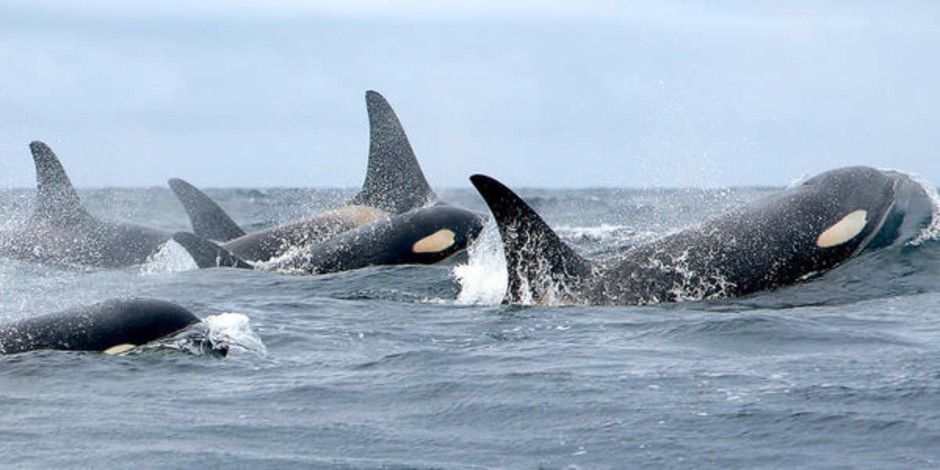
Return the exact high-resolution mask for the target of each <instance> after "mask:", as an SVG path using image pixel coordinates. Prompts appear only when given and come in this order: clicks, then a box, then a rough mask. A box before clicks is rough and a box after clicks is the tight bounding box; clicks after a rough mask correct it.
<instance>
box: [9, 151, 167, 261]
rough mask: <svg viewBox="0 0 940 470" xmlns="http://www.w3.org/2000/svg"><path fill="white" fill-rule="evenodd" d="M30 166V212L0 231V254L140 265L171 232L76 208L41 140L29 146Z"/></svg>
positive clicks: (64, 177) (75, 199)
mask: <svg viewBox="0 0 940 470" xmlns="http://www.w3.org/2000/svg"><path fill="white" fill-rule="evenodd" d="M29 147H30V150H31V151H32V154H33V161H34V162H35V164H36V181H37V193H36V210H35V213H34V214H33V216H32V217H31V218H30V220H29V221H27V222H26V223H24V224H21V225H20V226H18V227H15V228H13V229H12V230H9V231H5V232H2V233H0V256H4V257H9V258H16V259H22V260H25V261H31V262H39V263H45V264H54V265H64V266H74V265H84V266H93V267H101V268H119V267H126V266H131V265H135V264H140V263H143V262H144V261H146V260H147V258H148V257H150V256H151V255H152V254H153V253H155V252H156V251H157V250H158V249H159V247H160V246H161V245H163V244H164V243H166V241H167V240H169V239H170V237H171V235H172V233H171V232H165V231H161V230H157V229H152V228H149V227H143V226H139V225H133V224H125V223H114V222H106V221H102V220H98V219H97V218H95V217H94V216H92V215H91V214H89V213H88V211H86V210H85V208H84V207H83V206H82V203H81V200H80V199H79V198H78V194H77V193H76V192H75V188H74V187H72V183H71V181H69V177H68V175H67V174H66V173H65V169H63V168H62V164H61V163H60V162H59V159H58V158H56V156H55V154H54V153H53V152H52V149H50V148H49V147H48V146H47V145H46V144H44V143H42V142H38V141H36V142H33V143H31V144H30V145H29Z"/></svg>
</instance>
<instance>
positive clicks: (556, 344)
mask: <svg viewBox="0 0 940 470" xmlns="http://www.w3.org/2000/svg"><path fill="white" fill-rule="evenodd" d="M775 190H776V189H773V188H736V189H728V190H698V189H691V190H665V189H663V190H615V189H585V190H542V189H526V188H521V189H520V193H521V194H522V195H523V196H524V197H525V198H526V199H527V200H529V201H530V202H531V203H532V205H533V206H534V207H535V208H536V209H537V210H538V211H539V212H540V213H542V214H543V215H544V216H545V218H546V219H547V220H548V221H549V222H550V223H551V225H552V226H554V227H557V228H558V230H559V233H560V234H561V235H562V236H563V238H565V239H566V240H568V241H570V242H572V243H574V244H575V245H577V246H578V248H579V249H580V250H581V251H583V252H586V253H589V254H592V255H603V254H605V253H608V252H610V251H612V250H616V249H618V248H620V247H623V246H629V245H631V244H636V243H641V242H643V241H646V240H649V239H652V238H655V237H658V236H662V235H663V234H666V233H669V232H670V231H673V230H676V229H679V228H681V227H683V226H686V225H688V224H692V223H695V222H698V221H701V220H703V219H704V218H706V217H708V216H709V215H712V214H716V213H720V212H721V211H723V210H725V209H727V208H728V207H731V206H733V205H736V204H740V203H742V202H744V201H748V200H752V199H755V198H758V197H760V196H762V195H765V194H768V193H769V192H771V191H775ZM80 193H81V196H82V198H83V199H84V200H85V201H86V204H87V206H88V208H89V210H90V211H91V212H92V213H94V214H96V215H99V216H101V217H103V218H109V219H118V220H127V221H132V222H137V223H142V224H147V225H151V226H157V227H161V228H166V229H171V230H185V229H188V221H187V219H186V216H185V213H184V211H183V209H182V207H181V206H179V204H178V203H177V202H176V201H175V199H174V198H173V196H172V194H171V193H170V191H169V190H168V189H164V188H148V189H99V190H84V191H80ZM209 193H210V194H211V195H212V196H213V197H215V198H217V200H219V201H220V203H221V204H222V205H223V206H224V207H226V208H227V209H228V210H229V211H230V213H231V214H232V215H233V217H234V219H235V220H237V221H239V222H240V223H242V224H243V225H244V226H245V227H247V228H255V229H256V228H260V227H264V226H267V225H270V224H272V223H276V222H278V221H284V220H289V219H290V218H292V217H296V216H299V215H303V214H306V213H311V212H316V211H319V210H322V209H323V208H325V207H329V206H331V205H333V204H335V203H337V202H339V201H342V200H343V198H344V197H346V196H349V195H351V194H352V193H351V191H341V190H312V189H269V190H235V189H226V190H214V191H209ZM440 194H441V196H442V198H443V199H445V200H447V201H450V202H452V203H455V204H459V205H462V206H464V207H468V208H471V209H475V210H479V211H480V212H481V213H484V212H485V207H484V206H483V202H482V200H481V199H480V198H479V197H478V196H477V195H476V193H475V192H473V191H472V190H470V189H461V190H444V191H440ZM31 204H32V192H31V191H29V190H3V191H0V214H3V215H4V217H3V221H2V222H0V225H6V226H9V225H12V224H15V223H17V222H18V221H21V220H23V219H24V218H25V217H27V216H28V214H29V212H30V209H31ZM497 238H498V237H496V235H495V230H494V229H493V228H492V227H489V228H488V231H487V232H486V233H485V234H484V236H483V237H482V239H481V240H480V242H479V243H478V244H477V245H475V246H474V247H473V249H472V250H471V252H470V254H469V255H467V256H463V257H461V258H459V259H455V260H452V261H450V262H448V263H445V264H443V265H438V266H399V267H376V268H369V269H363V270H358V271H351V272H344V273H337V274H331V275H323V276H297V275H285V274H280V273H276V272H262V271H245V270H234V269H212V270H198V269H195V268H194V265H193V263H192V261H191V260H190V259H188V256H187V255H186V254H185V253H184V252H183V251H181V249H180V248H179V247H176V246H173V245H168V246H167V247H165V248H164V250H163V251H161V252H160V253H159V254H158V255H157V256H155V257H154V260H153V261H151V262H149V263H147V264H146V265H143V266H139V267H133V268H128V269H124V270H116V271H100V270H88V269H74V270H63V269H58V268H51V267H46V266H38V265H32V264H28V263H23V262H18V261H12V260H2V262H0V299H2V301H0V320H2V321H9V320H14V319H18V318H24V317H28V316H33V315H39V314H43V313H48V312H52V311H57V310H61V309H64V308H68V307H71V306H75V305H83V304H89V303H94V302H98V301H101V300H104V299H107V298H111V297H119V296H143V297H154V298H160V299H165V300H170V301H173V302H176V303H178V304H180V305H183V306H185V307H186V308H188V309H190V310H191V311H193V312H194V313H195V314H196V315H197V316H200V317H202V318H205V319H206V322H207V324H208V328H209V329H210V330H211V331H212V332H213V334H216V335H217V337H218V338H220V339H219V340H220V341H225V342H227V343H229V344H230V345H231V352H230V354H229V356H228V357H226V358H222V359H220V358H217V357H212V356H209V355H203V354H198V353H196V352H186V351H177V350H171V349H166V348H163V349H148V350H143V351H137V352H133V353H131V354H125V355H119V356H107V355H102V354H97V353H75V352H52V351H38V352H31V353H25V354H19V355H12V356H5V357H0V457H2V459H0V462H2V465H3V466H9V467H17V468H20V467H37V468H38V467H42V468H49V467H91V466H96V467H118V468H127V467H135V468H141V467H143V468H156V467H159V468H165V467H183V466H193V465H200V466H209V467H221V466H232V467H236V468H247V467H265V468H278V467H292V468H296V467H308V468H537V467H545V468H630V467H633V468H636V467H643V468H648V467H666V468H728V467H732V468H754V467H796V466H799V467H867V468H928V467H937V466H940V242H937V241H936V240H930V241H926V242H924V243H922V244H920V245H919V246H904V247H892V248H890V249H886V250H882V251H880V252H875V253H870V254H866V255H864V256H862V257H860V258H858V259H856V260H853V261H851V262H849V263H847V264H845V265H843V266H841V267H839V268H838V269H836V270H834V271H832V272H830V273H828V274H826V275H824V276H822V277H819V278H816V279H814V280H812V281H810V282H806V283H803V284H799V285H794V286H789V287H785V288H781V289H778V290H775V291H771V292H763V293H759V294H756V295H752V296H748V297H745V298H740V299H730V300H716V301H706V302H686V303H679V304H662V305H651V306H635V307H631V306H621V307H610V306H607V307H587V306H506V305H501V304H500V302H499V300H500V298H501V293H502V289H503V287H504V283H505V274H504V273H503V272H502V269H503V265H502V262H501V255H500V253H499V246H498V242H497Z"/></svg>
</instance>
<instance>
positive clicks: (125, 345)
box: [104, 343, 135, 355]
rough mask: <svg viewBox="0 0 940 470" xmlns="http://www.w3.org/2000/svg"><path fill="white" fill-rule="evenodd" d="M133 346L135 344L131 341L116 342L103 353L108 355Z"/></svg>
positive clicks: (119, 352)
mask: <svg viewBox="0 0 940 470" xmlns="http://www.w3.org/2000/svg"><path fill="white" fill-rule="evenodd" d="M134 347H135V346H134V345H133V344H131V343H122V344H116V345H114V346H111V347H110V348H108V349H105V350H104V353H105V354H110V355H115V354H121V353H122V352H124V351H129V350H131V349H134Z"/></svg>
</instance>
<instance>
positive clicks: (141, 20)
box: [0, 0, 940, 187]
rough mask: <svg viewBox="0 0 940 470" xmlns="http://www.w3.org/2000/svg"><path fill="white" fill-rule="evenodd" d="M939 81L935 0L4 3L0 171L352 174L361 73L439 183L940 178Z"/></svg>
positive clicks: (107, 175)
mask: <svg viewBox="0 0 940 470" xmlns="http://www.w3.org/2000/svg"><path fill="white" fill-rule="evenodd" d="M193 4H196V5H197V6H193ZM938 84H940V2H933V1H923V2H882V1H854V2H849V1H839V2H820V1H806V2H791V1H779V2H753V1H721V2H704V1H702V2H695V1H669V0H665V1H662V0H659V1H649V2H625V1H602V0H577V1H534V0H525V1H516V2H509V1H497V0H491V1H480V0H475V1H473V2H463V3H459V2H441V1H433V0H426V1H424V0H410V1H380V0H335V1H312V0H311V1H301V0H293V1H288V0H280V1H263V2H262V1H259V2H248V1H233V0H225V1H223V0H209V1H206V0H203V1H200V2H188V1H187V2H183V1H169V0H162V1H159V2H156V1H155V2H128V1H123V0H121V1H118V0H114V1H105V0H86V1H82V2H71V1H52V0H40V1H22V2H10V1H5V0H0V187H27V186H32V185H33V184H34V174H33V167H32V160H31V158H30V155H29V150H28V147H27V145H28V143H29V142H30V141H31V140H36V139H39V140H44V141H46V142H47V143H49V144H50V145H51V146H52V147H53V149H54V150H56V151H57V153H58V154H59V156H60V157H61V159H62V160H63V163H64V165H65V166H66V168H67V170H68V171H69V173H70V175H71V176H72V180H73V181H74V182H75V183H76V185H78V186H82V187H100V186H160V185H164V184H165V180H166V179H167V178H169V177H171V176H179V177H183V178H186V179H189V180H190V181H192V182H193V183H195V184H197V185H199V186H203V187H262V186H302V187H305V186H317V187H322V186H330V187H355V186H358V185H359V184H360V183H361V181H362V178H363V176H364V171H365V164H366V162H365V158H366V153H367V148H368V129H367V118H366V113H365V104H364V92H365V91H366V90H367V89H375V90H377V91H379V92H381V93H382V94H384V95H385V97H386V98H387V99H388V100H389V101H390V102H391V104H392V105H393V106H394V107H395V109H396V111H397V112H398V115H399V117H400V118H401V120H402V123H403V124H404V126H405V129H406V131H407V132H408V134H409V136H410V138H411V142H412V144H413V146H414V148H415V150H416V152H417V154H418V157H419V159H420V161H421V164H422V166H423V168H424V170H425V173H426V174H427V176H428V179H429V180H430V182H431V184H432V185H433V186H435V187H469V183H468V181H467V177H468V176H469V175H470V174H472V173H476V172H482V173H487V174H490V175H492V176H495V177H497V178H499V179H501V180H503V181H505V182H506V183H508V184H510V185H511V186H515V187H523V186H530V187H531V186H541V187H598V186H607V187H610V186H614V187H647V186H731V185H736V186H740V185H784V184H786V183H787V182H789V181H790V180H792V179H794V178H796V177H799V176H801V175H805V174H813V173H818V172H820V171H823V170H826V169H829V168H833V167H837V166H844V165H854V164H865V165H873V166H877V167H891V168H898V169H902V170H907V171H911V172H914V173H918V174H921V175H923V176H925V177H926V178H928V179H929V180H931V181H932V182H934V183H940V91H938V88H937V87H938Z"/></svg>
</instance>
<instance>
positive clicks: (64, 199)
mask: <svg viewBox="0 0 940 470" xmlns="http://www.w3.org/2000/svg"><path fill="white" fill-rule="evenodd" d="M29 150H30V151H31V152H32V154H33V162H34V163H35V165H36V190H37V191H36V212H35V213H34V214H33V217H35V218H38V219H43V220H46V221H48V222H52V223H55V224H57V225H65V224H72V223H76V222H78V221H80V220H81V219H85V218H91V215H90V214H88V212H87V211H86V210H85V208H84V207H83V206H82V201H81V199H79V198H78V193H76V192H75V188H74V187H73V186H72V182H71V181H70V180H69V176H68V175H67V174H66V173H65V169H64V168H62V164H61V163H60V162H59V159H58V158H57V157H56V155H55V153H53V151H52V149H51V148H49V146H48V145H46V144H44V143H42V142H40V141H38V140H37V141H34V142H32V143H30V144H29Z"/></svg>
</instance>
